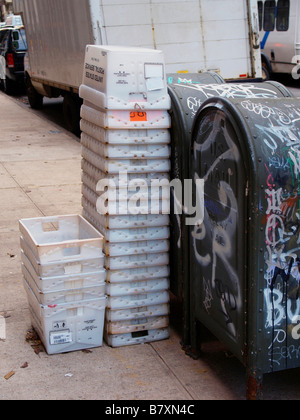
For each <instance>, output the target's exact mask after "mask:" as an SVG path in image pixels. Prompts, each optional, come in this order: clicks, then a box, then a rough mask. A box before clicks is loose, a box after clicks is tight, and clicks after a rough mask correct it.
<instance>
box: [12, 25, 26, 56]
mask: <svg viewBox="0 0 300 420" xmlns="http://www.w3.org/2000/svg"><path fill="white" fill-rule="evenodd" d="M18 32H19V40H18V42H17V43H16V46H17V47H16V48H15V50H16V51H25V50H27V42H26V34H25V29H20V30H19V31H18ZM12 36H13V32H12Z"/></svg>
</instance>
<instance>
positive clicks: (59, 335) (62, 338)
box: [50, 330, 72, 346]
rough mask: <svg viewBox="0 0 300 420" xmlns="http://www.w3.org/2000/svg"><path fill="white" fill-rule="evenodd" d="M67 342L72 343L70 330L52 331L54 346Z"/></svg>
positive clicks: (51, 342) (51, 337) (51, 338)
mask: <svg viewBox="0 0 300 420" xmlns="http://www.w3.org/2000/svg"><path fill="white" fill-rule="evenodd" d="M67 343H72V333H71V332H70V330H65V331H55V332H53V331H51V332H50V344H51V345H52V346H56V345H59V344H67Z"/></svg>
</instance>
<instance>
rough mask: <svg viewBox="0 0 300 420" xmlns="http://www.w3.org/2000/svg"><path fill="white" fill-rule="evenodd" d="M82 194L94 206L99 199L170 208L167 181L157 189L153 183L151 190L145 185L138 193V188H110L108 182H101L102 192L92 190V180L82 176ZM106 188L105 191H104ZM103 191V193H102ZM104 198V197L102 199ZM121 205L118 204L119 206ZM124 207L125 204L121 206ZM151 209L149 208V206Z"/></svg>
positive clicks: (93, 185)
mask: <svg viewBox="0 0 300 420" xmlns="http://www.w3.org/2000/svg"><path fill="white" fill-rule="evenodd" d="M82 181H83V184H82V194H84V196H85V197H86V198H87V199H88V200H89V201H90V202H91V203H93V204H94V205H95V206H96V205H97V200H98V199H99V197H101V199H102V201H105V200H107V201H118V202H120V203H123V202H125V203H126V202H127V203H129V204H130V203H133V206H134V207H135V204H136V202H137V201H139V202H141V206H143V205H144V204H143V203H144V202H145V203H146V204H147V205H148V203H149V202H150V204H151V202H154V203H160V202H161V203H162V204H161V205H159V208H161V207H162V208H168V209H169V208H170V205H169V202H170V185H169V183H168V181H166V184H165V185H163V184H161V185H162V186H161V187H159V186H156V185H158V184H156V183H153V188H152V187H151V186H150V187H148V186H147V185H146V183H145V185H144V188H142V189H141V190H139V191H138V188H132V187H131V186H130V187H129V186H128V187H127V188H117V187H115V186H110V185H109V184H110V183H109V181H108V180H103V185H102V188H101V189H102V191H101V189H100V187H99V188H98V191H97V189H94V187H95V184H94V183H93V180H91V179H90V178H89V176H88V175H85V174H83V177H82ZM106 188H107V190H105V189H106ZM103 190H105V191H103ZM103 196H104V197H103ZM121 205H122V204H120V206H121ZM123 205H125V204H123ZM150 209H151V206H150Z"/></svg>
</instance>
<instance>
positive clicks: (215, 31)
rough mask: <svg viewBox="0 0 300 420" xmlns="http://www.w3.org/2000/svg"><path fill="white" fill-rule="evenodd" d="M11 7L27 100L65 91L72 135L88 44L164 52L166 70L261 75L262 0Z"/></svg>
mask: <svg viewBox="0 0 300 420" xmlns="http://www.w3.org/2000/svg"><path fill="white" fill-rule="evenodd" d="M13 6H14V13H15V14H20V15H21V16H22V19H23V22H24V25H25V30H26V36H27V43H28V56H27V60H25V61H26V68H25V80H26V86H27V94H28V98H29V102H30V105H31V106H32V107H33V108H39V107H41V106H42V103H43V97H44V96H46V97H59V96H63V97H64V114H65V118H66V122H67V123H68V126H69V128H70V129H71V131H73V132H74V131H76V130H77V129H78V122H79V116H78V115H79V109H80V105H81V102H80V99H79V96H78V91H79V87H80V85H81V82H82V75H83V68H84V56H85V48H86V45H91V44H95V45H120V46H133V47H146V48H152V49H153V48H154V49H159V50H162V51H163V52H164V56H165V61H166V70H167V73H177V72H178V73H181V72H183V73H186V72H189V73H198V72H202V71H215V72H218V73H219V74H220V75H221V76H222V77H223V78H224V79H226V80H228V79H233V80H236V79H243V80H244V79H260V78H261V76H262V69H261V55H260V42H259V27H258V5H257V0H187V1H186V0H162V1H156V0H155V1H153V0H130V1H129V0H63V1H62V0H52V1H51V2H49V1H48V0H38V1H36V0H13Z"/></svg>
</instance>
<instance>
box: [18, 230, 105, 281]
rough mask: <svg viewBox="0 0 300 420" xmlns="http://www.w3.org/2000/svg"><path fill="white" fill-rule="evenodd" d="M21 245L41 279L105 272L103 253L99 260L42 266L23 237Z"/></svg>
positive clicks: (81, 260) (88, 259)
mask: <svg viewBox="0 0 300 420" xmlns="http://www.w3.org/2000/svg"><path fill="white" fill-rule="evenodd" d="M20 244H21V252H22V253H24V254H25V255H26V257H27V258H28V260H29V261H30V263H31V265H32V266H33V268H34V270H35V271H36V273H37V275H38V276H40V277H55V276H63V275H71V274H81V273H89V274H90V273H96V272H99V271H103V268H104V257H105V256H104V254H103V252H101V255H100V256H99V257H98V258H86V259H78V260H72V261H70V262H67V261H65V262H59V261H55V262H50V263H48V264H41V263H40V262H39V261H38V260H37V259H36V257H35V256H34V254H33V252H32V250H31V248H30V247H29V246H28V244H27V243H26V241H25V240H24V239H23V238H22V237H21V238H20Z"/></svg>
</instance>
